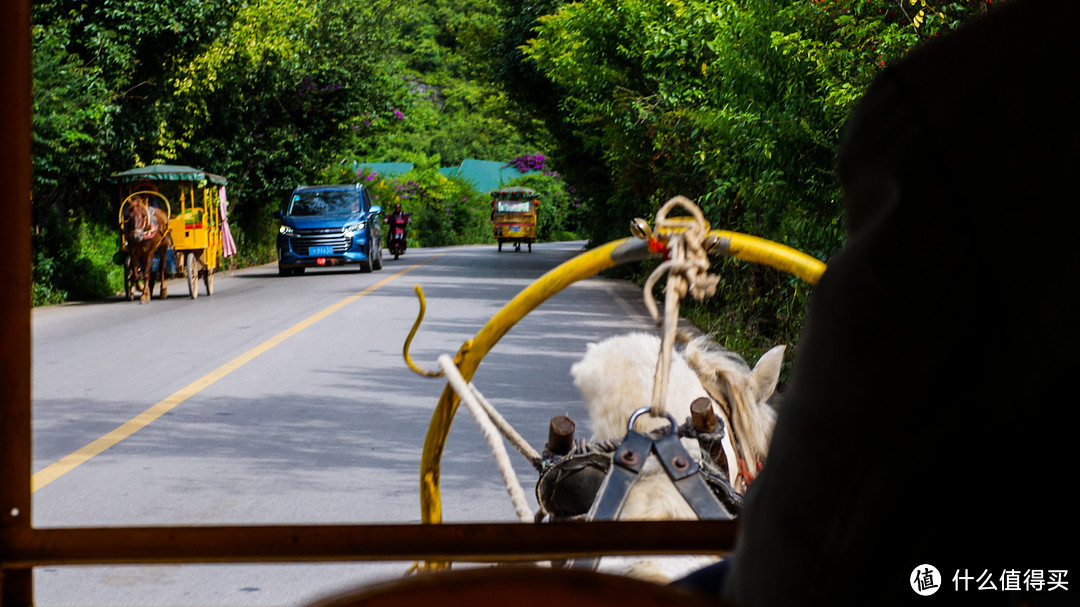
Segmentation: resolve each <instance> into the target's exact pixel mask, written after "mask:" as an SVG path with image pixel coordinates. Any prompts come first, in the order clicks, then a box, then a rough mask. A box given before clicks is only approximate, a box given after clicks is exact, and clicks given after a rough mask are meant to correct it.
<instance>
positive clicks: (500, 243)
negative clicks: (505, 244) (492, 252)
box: [499, 240, 502, 253]
mask: <svg viewBox="0 0 1080 607" xmlns="http://www.w3.org/2000/svg"><path fill="white" fill-rule="evenodd" d="M499 252H500V253H502V241H501V240H500V241H499Z"/></svg>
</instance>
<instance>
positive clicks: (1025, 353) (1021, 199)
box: [686, 0, 1080, 607]
mask: <svg viewBox="0 0 1080 607" xmlns="http://www.w3.org/2000/svg"><path fill="white" fill-rule="evenodd" d="M996 4H997V3H995V8H994V10H992V11H991V12H990V14H989V15H988V16H986V17H984V18H981V19H979V20H977V21H975V22H973V23H972V24H969V25H968V26H966V27H964V28H961V29H960V30H959V31H957V32H954V33H953V34H951V35H948V36H945V37H943V38H941V39H938V40H934V41H932V42H930V43H927V44H925V45H924V46H922V47H920V48H918V49H916V50H914V51H913V52H911V53H910V54H909V55H908V56H907V57H905V58H904V59H903V60H901V61H899V62H897V63H896V64H895V65H893V66H891V67H889V68H887V69H886V70H885V71H883V73H882V74H880V75H879V77H878V78H877V79H876V80H875V82H874V83H873V84H872V86H871V87H870V88H869V90H868V91H867V93H866V95H865V96H864V98H863V99H862V101H861V102H860V105H859V107H858V109H857V111H856V112H855V114H854V115H853V117H852V119H851V120H850V121H849V123H848V126H847V131H846V136H845V142H844V144H843V147H842V151H841V153H840V156H839V158H838V162H837V173H838V176H839V179H840V181H841V184H842V186H843V189H844V204H845V212H846V220H847V229H848V240H847V243H846V245H845V247H844V249H843V250H842V251H841V252H840V253H839V254H837V255H836V256H835V258H834V259H831V260H829V267H828V270H827V271H826V272H825V275H824V276H823V278H822V280H821V282H820V283H819V284H818V286H817V287H816V288H815V291H814V293H813V295H812V301H811V306H810V311H809V314H808V317H807V319H806V322H805V324H804V334H803V336H802V339H801V342H800V347H799V353H798V358H797V360H796V361H795V366H794V369H793V372H792V377H791V381H790V383H789V389H788V390H787V392H786V394H784V396H783V398H782V399H781V401H780V403H779V418H778V422H777V426H776V430H775V434H774V436H773V440H772V444H771V446H770V451H769V458H768V461H767V462H766V464H765V466H764V469H763V471H762V473H761V475H760V476H759V477H758V478H757V480H755V482H754V483H753V485H752V486H751V487H750V489H749V492H748V494H747V496H746V502H745V506H744V510H743V514H742V517H741V519H740V526H741V529H740V534H739V539H738V543H737V546H736V550H735V552H734V553H733V555H732V557H731V558H730V559H729V560H728V561H726V562H725V564H724V565H722V566H720V567H717V568H714V569H710V570H703V571H701V572H698V573H697V574H694V575H693V576H691V578H690V579H689V580H687V582H686V583H692V584H694V585H695V586H697V587H698V588H702V589H704V590H705V591H707V592H711V593H719V594H720V595H721V596H722V597H724V598H727V599H729V600H731V601H733V602H735V603H736V604H738V605H743V606H745V607H757V606H764V605H818V604H821V605H895V604H909V603H912V604H929V603H931V602H932V603H936V604H949V605H962V604H977V605H997V604H1002V605H1014V604H1030V605H1044V604H1050V605H1053V604H1073V605H1075V604H1077V603H1078V602H1080V599H1078V596H1080V595H1078V594H1077V593H1080V588H1077V587H1075V586H1073V585H1072V582H1074V581H1075V580H1074V579H1070V578H1072V577H1073V576H1075V575H1076V570H1075V567H1074V565H1075V564H1076V561H1077V559H1076V557H1075V556H1074V555H1075V554H1076V550H1077V546H1076V542H1077V538H1078V534H1077V528H1078V524H1077V517H1078V514H1077V512H1078V508H1077V507H1076V505H1075V501H1074V500H1073V499H1072V498H1071V491H1070V489H1071V485H1073V484H1074V483H1075V480H1076V478H1077V469H1076V463H1077V461H1078V457H1077V455H1076V451H1075V444H1076V443H1077V439H1076V433H1077V425H1076V424H1075V423H1072V420H1074V419H1075V417H1076V416H1075V414H1074V411H1075V410H1076V408H1077V400H1078V399H1077V397H1076V390H1075V386H1074V382H1072V381H1071V378H1072V377H1074V375H1073V374H1074V373H1075V372H1076V369H1077V368H1080V357H1078V355H1077V348H1078V347H1080V339H1078V335H1077V333H1078V331H1077V327H1078V325H1080V323H1078V322H1077V318H1076V316H1077V309H1078V308H1077V304H1076V299H1075V295H1074V291H1075V285H1074V283H1075V282H1076V276H1075V271H1076V270H1077V269H1078V268H1080V254H1078V248H1077V246H1076V245H1075V244H1074V241H1075V232H1076V230H1077V229H1078V228H1077V225H1078V224H1077V222H1076V221H1074V218H1075V217H1076V215H1077V212H1076V208H1077V206H1078V202H1080V201H1078V195H1077V184H1076V179H1075V175H1076V174H1077V172H1078V167H1080V128H1078V121H1080V113H1078V110H1080V107H1078V105H1077V97H1076V93H1075V92H1074V91H1075V90H1076V85H1075V82H1074V81H1075V69H1076V68H1075V66H1076V65H1077V64H1078V63H1077V59H1078V56H1077V55H1078V49H1080V45H1078V44H1076V42H1075V32H1074V30H1075V28H1076V25H1077V23H1080V3H1077V2H1072V1H1067V0H1018V1H1017V2H1013V3H1009V4H1006V5H1005V6H1003V7H1001V8H997V6H996ZM1067 492H1068V493H1067ZM923 564H930V565H933V566H934V567H936V568H937V569H938V570H939V571H940V574H941V588H940V589H939V591H938V592H937V593H935V595H932V596H930V597H920V596H918V595H917V594H915V592H914V591H913V590H912V588H911V586H910V584H911V582H912V579H913V578H912V576H913V574H914V573H915V572H916V571H917V568H918V567H919V566H920V565H923ZM1052 571H1057V572H1059V573H1058V575H1060V572H1062V571H1065V572H1066V574H1065V575H1066V576H1067V577H1066V578H1065V581H1066V584H1067V585H1068V589H1067V590H1063V589H1062V588H1060V587H1058V588H1056V589H1053V590H1051V589H1049V584H1045V585H1043V586H1042V587H1041V588H1039V587H1036V586H1037V585H1032V584H1031V582H1032V580H1033V579H1034V578H1033V576H1036V575H1038V576H1042V578H1043V579H1044V581H1049V579H1050V576H1051V572H1052ZM980 577H982V578H983V581H982V583H983V584H985V583H986V582H987V581H989V582H990V584H991V585H992V586H994V587H996V590H991V589H990V588H989V587H987V588H984V589H981V590H980V589H979V586H980V584H979V583H977V580H978V578H980ZM954 579H955V581H954ZM918 601H922V603H919V602H918Z"/></svg>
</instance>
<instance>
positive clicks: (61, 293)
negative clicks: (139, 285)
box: [32, 214, 124, 306]
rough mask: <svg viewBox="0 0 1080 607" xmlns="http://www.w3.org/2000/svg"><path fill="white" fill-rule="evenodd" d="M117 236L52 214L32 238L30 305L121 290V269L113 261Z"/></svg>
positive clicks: (104, 294) (69, 217)
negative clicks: (32, 263)
mask: <svg viewBox="0 0 1080 607" xmlns="http://www.w3.org/2000/svg"><path fill="white" fill-rule="evenodd" d="M119 248H120V236H119V234H118V233H117V232H116V231H115V230H112V229H109V228H107V227H104V226H101V225H98V224H94V223H91V222H88V221H85V220H83V219H82V218H79V217H76V216H75V215H74V214H69V215H68V216H67V217H63V216H61V215H59V214H53V215H51V216H49V217H47V218H45V220H44V221H42V222H41V228H40V229H39V231H38V233H37V234H35V236H34V267H33V281H34V283H33V289H32V303H33V305H35V306H41V305H50V304H56V303H61V302H63V301H66V300H84V299H100V298H103V297H109V296H112V295H115V294H117V293H118V292H120V290H121V289H122V288H123V284H124V274H123V268H122V267H121V266H119V265H117V264H115V263H114V262H113V256H114V255H115V253H116V251H117V250H119Z"/></svg>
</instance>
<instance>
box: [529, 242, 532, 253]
mask: <svg viewBox="0 0 1080 607" xmlns="http://www.w3.org/2000/svg"><path fill="white" fill-rule="evenodd" d="M529 252H530V253H532V241H531V240H530V241H529Z"/></svg>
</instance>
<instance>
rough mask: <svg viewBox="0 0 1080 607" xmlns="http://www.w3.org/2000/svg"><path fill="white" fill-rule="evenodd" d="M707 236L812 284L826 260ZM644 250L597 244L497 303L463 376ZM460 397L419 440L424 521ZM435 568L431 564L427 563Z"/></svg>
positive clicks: (435, 511) (446, 399) (633, 241)
mask: <svg viewBox="0 0 1080 607" xmlns="http://www.w3.org/2000/svg"><path fill="white" fill-rule="evenodd" d="M709 237H710V238H711V239H712V242H713V243H714V244H713V245H712V246H711V248H710V253H712V254H721V255H725V256H729V257H735V258H738V259H742V260H745V261H751V262H755V263H761V264H764V265H768V266H771V267H774V268H777V269H779V270H783V271H785V272H789V273H791V274H794V275H795V276H798V277H799V278H802V279H803V280H805V281H807V282H809V283H811V284H815V283H817V281H818V279H820V278H821V275H822V274H823V273H824V272H825V264H824V263H822V262H821V261H819V260H817V259H815V258H813V257H810V256H809V255H806V254H805V253H802V252H800V251H798V250H796V249H793V248H791V247H788V246H785V245H782V244H778V243H775V242H772V241H769V240H766V239H763V238H758V237H755V236H749V235H746V234H740V233H738V232H728V231H724V230H712V231H710V232H709ZM657 255H658V253H654V252H652V251H651V250H650V249H649V243H648V242H646V241H645V240H641V239H638V238H624V239H621V240H616V241H613V242H610V243H608V244H606V245H603V246H601V247H597V248H595V249H592V250H590V251H587V252H585V253H582V254H581V255H578V256H577V257H575V258H573V259H571V260H569V261H567V262H565V263H563V264H562V265H560V266H558V267H556V268H555V269H553V270H551V271H550V272H548V273H547V274H545V275H544V276H542V277H540V278H539V279H538V280H537V281H536V282H534V283H533V284H531V285H529V286H528V287H526V288H525V289H524V290H523V291H522V292H521V293H519V294H518V295H517V296H516V297H515V298H514V299H512V300H511V301H510V303H508V304H507V305H506V306H505V307H503V308H502V310H500V311H499V312H498V313H497V314H495V316H493V317H492V318H491V320H489V321H488V323H487V324H486V325H484V327H483V328H482V329H481V330H480V332H479V333H477V334H476V337H474V338H473V339H471V340H469V341H467V342H465V343H464V344H463V345H462V346H461V349H460V350H458V353H457V356H455V358H454V362H455V364H457V366H458V369H459V370H460V371H461V375H462V376H463V377H464V379H465V381H466V382H468V381H471V380H472V378H473V375H474V374H475V373H476V369H477V368H478V367H479V366H480V361H481V360H482V359H483V357H484V356H485V355H487V353H488V352H489V351H491V348H493V347H494V346H495V344H496V343H498V341H499V339H501V338H502V336H503V335H505V334H506V333H507V332H508V331H509V330H510V329H511V328H512V327H513V326H514V324H516V323H517V322H518V321H519V320H521V319H522V318H523V317H524V316H525V315H526V314H528V313H529V312H531V311H532V310H534V309H535V308H536V307H537V306H539V305H540V304H541V303H543V302H544V301H546V300H547V299H548V298H550V297H551V296H553V295H555V294H556V293H558V292H559V291H561V290H563V289H564V288H566V287H567V286H569V285H571V284H573V283H575V282H577V281H579V280H582V279H585V278H589V277H590V276H593V275H595V274H597V273H599V272H601V271H603V270H606V269H608V268H610V267H613V266H615V265H618V264H621V263H626V262H629V261H638V260H641V259H645V258H647V257H652V256H657ZM460 402H461V399H460V397H458V395H457V394H456V393H455V392H454V390H453V389H452V388H451V387H450V386H449V384H447V386H446V387H445V388H444V389H443V392H442V396H441V397H440V398H439V402H438V405H436V408H435V412H434V414H433V415H432V418H431V423H430V425H429V426H428V433H427V436H426V437H425V439H424V451H423V455H422V456H421V461H420V510H421V521H422V522H423V523H429V524H438V523H441V522H442V498H441V494H440V492H439V474H440V461H441V459H442V452H443V447H444V446H445V444H446V438H447V435H448V434H449V432H450V423H451V422H452V421H453V418H454V414H455V413H456V412H457V407H458V405H459V404H460ZM429 565H430V566H432V567H438V565H435V564H429Z"/></svg>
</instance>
